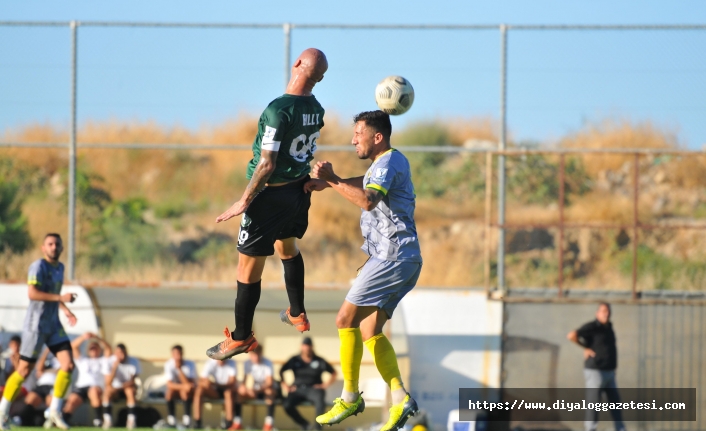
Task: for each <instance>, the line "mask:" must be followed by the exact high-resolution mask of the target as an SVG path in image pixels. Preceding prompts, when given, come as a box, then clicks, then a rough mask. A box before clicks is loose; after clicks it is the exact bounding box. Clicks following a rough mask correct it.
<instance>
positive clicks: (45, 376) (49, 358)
mask: <svg viewBox="0 0 706 431" xmlns="http://www.w3.org/2000/svg"><path fill="white" fill-rule="evenodd" d="M60 368H61V363H59V360H58V359H56V356H54V355H53V354H51V353H49V349H48V348H46V349H44V352H42V356H40V357H39V360H38V361H37V366H36V368H35V374H36V377H37V382H36V383H35V386H34V388H32V390H30V391H29V393H28V394H27V396H26V397H25V404H27V405H28V406H32V407H34V408H35V409H37V408H39V407H40V406H41V405H42V404H45V405H47V406H49V405H50V404H51V399H52V396H53V394H54V382H55V381H56V372H57V371H59V369H60Z"/></svg>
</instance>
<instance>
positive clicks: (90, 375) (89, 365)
mask: <svg viewBox="0 0 706 431" xmlns="http://www.w3.org/2000/svg"><path fill="white" fill-rule="evenodd" d="M105 361H106V359H105V358H104V357H102V356H101V357H98V358H91V357H87V356H81V357H80V358H77V359H75V360H74V363H75V364H76V370H77V371H78V378H77V379H76V383H75V384H74V385H75V386H76V387H77V388H90V387H94V386H98V387H101V388H102V387H103V386H105V379H104V378H103V368H104V365H103V363H104V362H105Z"/></svg>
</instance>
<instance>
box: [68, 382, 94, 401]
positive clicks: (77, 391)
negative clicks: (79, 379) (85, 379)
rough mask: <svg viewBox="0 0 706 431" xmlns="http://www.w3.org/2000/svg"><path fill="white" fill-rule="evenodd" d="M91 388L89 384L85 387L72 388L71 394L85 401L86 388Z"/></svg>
mask: <svg viewBox="0 0 706 431" xmlns="http://www.w3.org/2000/svg"><path fill="white" fill-rule="evenodd" d="M89 389H91V388H90V387H89V386H86V387H85V388H74V390H73V391H71V393H72V394H76V395H78V396H79V397H81V399H82V400H83V402H84V403H85V402H86V401H87V400H88V390H89Z"/></svg>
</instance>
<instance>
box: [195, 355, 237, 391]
mask: <svg viewBox="0 0 706 431" xmlns="http://www.w3.org/2000/svg"><path fill="white" fill-rule="evenodd" d="M237 375H238V368H237V367H236V365H235V361H234V360H232V359H227V360H225V361H217V360H215V359H209V360H208V361H207V362H206V364H205V365H204V366H203V370H201V377H203V378H204V379H208V378H211V377H212V378H213V381H214V382H215V383H216V384H217V385H220V386H225V385H227V384H228V382H230V379H231V377H237Z"/></svg>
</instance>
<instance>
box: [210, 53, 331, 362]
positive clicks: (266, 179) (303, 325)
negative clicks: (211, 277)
mask: <svg viewBox="0 0 706 431" xmlns="http://www.w3.org/2000/svg"><path fill="white" fill-rule="evenodd" d="M327 69H328V62H327V60H326V56H325V55H324V53H323V52H321V51H319V50H318V49H314V48H309V49H307V50H305V51H304V52H302V53H301V55H299V58H297V60H296V61H295V62H294V65H293V66H292V78H291V79H290V81H289V84H288V85H287V89H286V91H285V94H284V95H282V96H280V97H278V98H277V99H275V100H273V101H272V102H271V103H270V104H269V105H268V106H267V108H266V109H265V111H264V112H263V113H262V115H261V116H260V121H259V124H258V131H257V136H256V137H255V141H254V143H253V147H252V148H253V158H252V160H250V163H249V164H248V170H247V178H248V179H250V183H249V184H248V186H247V187H246V188H245V192H244V193H243V196H242V197H241V198H240V200H239V201H237V202H236V203H234V204H233V206H231V207H230V208H229V209H228V210H227V211H226V212H224V213H223V214H221V215H220V216H218V218H217V219H216V223H220V222H224V221H226V220H229V219H231V218H233V217H236V216H239V215H241V214H242V215H243V217H242V219H241V222H240V231H239V233H238V252H239V255H238V292H237V294H236V298H235V329H234V330H233V332H232V333H231V332H230V331H229V329H228V327H226V329H225V331H224V334H225V336H226V339H225V340H224V341H223V342H221V343H219V344H217V345H215V346H213V347H211V348H210V349H208V351H207V352H206V354H207V355H208V356H209V357H210V358H212V359H218V360H223V359H227V358H230V357H232V356H234V355H237V354H239V353H244V352H249V351H250V350H252V349H254V348H255V346H257V341H256V339H255V337H254V334H253V332H252V322H253V317H254V315H255V308H256V307H257V303H258V302H259V301H260V293H261V279H262V271H263V269H264V267H265V260H266V259H267V256H272V255H273V254H274V252H275V251H277V254H278V255H279V257H280V259H282V265H283V266H284V282H285V287H286V289H287V296H288V297H289V308H288V309H286V310H283V311H282V312H281V313H280V319H281V320H282V321H283V322H284V323H286V324H288V325H291V326H294V327H295V328H296V329H297V330H298V331H300V332H304V331H308V330H309V329H310V324H309V320H308V319H307V317H306V310H305V308H304V260H303V259H302V256H301V253H300V252H299V249H298V248H297V238H299V239H301V238H302V237H303V236H304V233H305V232H306V229H307V227H308V225H309V207H310V205H311V196H310V195H309V194H307V193H305V192H304V184H305V183H306V181H307V180H308V179H309V172H310V171H311V166H310V165H309V162H311V160H312V159H313V158H314V152H315V151H316V140H317V139H318V137H319V134H320V131H321V128H322V127H324V109H323V108H322V107H321V105H320V104H319V102H318V101H317V100H316V97H314V95H313V94H312V90H313V88H314V86H315V85H316V84H317V83H318V82H320V81H321V80H322V79H323V78H324V73H325V72H326V70H327Z"/></svg>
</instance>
